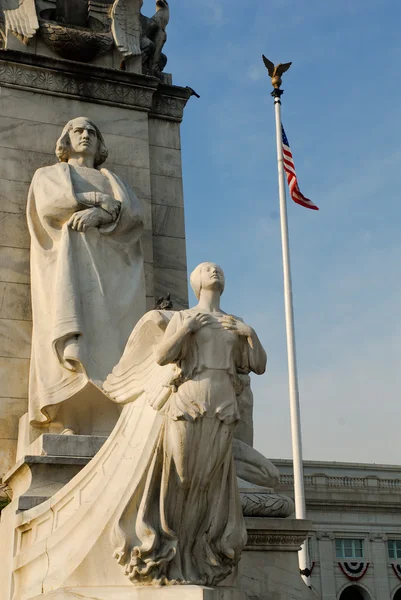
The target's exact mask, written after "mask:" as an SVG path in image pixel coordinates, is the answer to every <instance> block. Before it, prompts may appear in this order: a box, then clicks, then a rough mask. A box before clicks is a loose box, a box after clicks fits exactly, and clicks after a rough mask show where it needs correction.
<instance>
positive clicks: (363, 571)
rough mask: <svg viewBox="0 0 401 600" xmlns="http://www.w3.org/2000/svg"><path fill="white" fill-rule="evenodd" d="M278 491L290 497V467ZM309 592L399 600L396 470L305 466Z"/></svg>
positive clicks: (341, 598) (351, 599) (352, 599)
mask: <svg viewBox="0 0 401 600" xmlns="http://www.w3.org/2000/svg"><path fill="white" fill-rule="evenodd" d="M273 462H274V464H275V465H276V466H277V467H278V468H279V469H280V472H281V483H280V488H279V490H280V491H281V492H283V493H285V494H287V495H289V496H290V495H293V474H292V461H290V460H284V459H281V460H280V459H278V460H274V461H273ZM304 474H305V492H306V508H307V518H308V519H309V520H310V521H312V522H313V529H312V531H311V533H310V536H309V544H308V545H309V553H310V562H311V567H312V575H311V584H312V588H313V589H314V590H315V591H316V592H317V593H318V594H319V595H320V597H322V598H323V599H324V600H361V599H362V600H400V599H401V467H400V466H389V465H376V464H357V463H337V462H319V461H306V462H305V464H304Z"/></svg>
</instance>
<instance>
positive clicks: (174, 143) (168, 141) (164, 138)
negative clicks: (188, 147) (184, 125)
mask: <svg viewBox="0 0 401 600" xmlns="http://www.w3.org/2000/svg"><path fill="white" fill-rule="evenodd" d="M149 144H150V145H151V146H161V147H162V148H174V149H175V150H181V139H180V128H179V124H178V123H174V122H173V121H161V120H160V119H154V118H152V117H149Z"/></svg>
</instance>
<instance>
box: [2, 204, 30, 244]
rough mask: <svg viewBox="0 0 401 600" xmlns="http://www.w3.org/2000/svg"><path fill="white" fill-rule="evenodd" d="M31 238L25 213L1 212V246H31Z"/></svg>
mask: <svg viewBox="0 0 401 600" xmlns="http://www.w3.org/2000/svg"><path fill="white" fill-rule="evenodd" d="M29 245H30V239H29V232H28V227H27V224H26V219H25V215H21V214H16V213H11V212H0V246H10V247H12V248H29Z"/></svg>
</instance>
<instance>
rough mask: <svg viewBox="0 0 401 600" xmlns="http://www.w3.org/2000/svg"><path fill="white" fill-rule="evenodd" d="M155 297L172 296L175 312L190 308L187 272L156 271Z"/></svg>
mask: <svg viewBox="0 0 401 600" xmlns="http://www.w3.org/2000/svg"><path fill="white" fill-rule="evenodd" d="M154 284H155V297H156V298H159V297H160V296H164V297H165V296H166V295H167V294H170V295H171V300H172V302H173V304H174V309H175V310H182V309H184V308H187V307H188V283H187V272H186V271H179V270H177V269H155V270H154Z"/></svg>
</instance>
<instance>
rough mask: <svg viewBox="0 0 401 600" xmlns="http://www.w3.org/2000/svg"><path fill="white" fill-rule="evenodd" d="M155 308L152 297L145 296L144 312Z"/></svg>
mask: <svg viewBox="0 0 401 600" xmlns="http://www.w3.org/2000/svg"><path fill="white" fill-rule="evenodd" d="M154 308H155V298H154V296H146V310H147V311H148V310H153V309H154Z"/></svg>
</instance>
